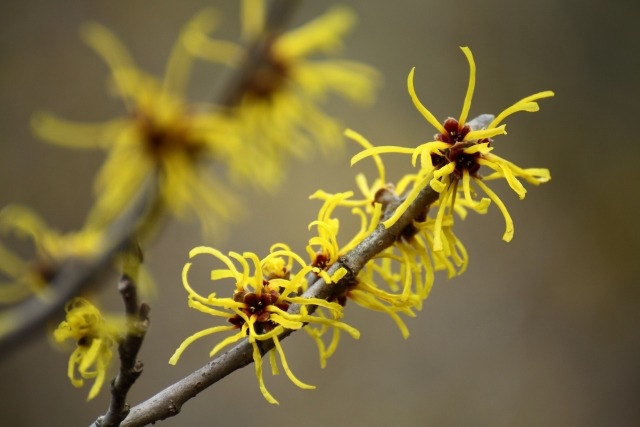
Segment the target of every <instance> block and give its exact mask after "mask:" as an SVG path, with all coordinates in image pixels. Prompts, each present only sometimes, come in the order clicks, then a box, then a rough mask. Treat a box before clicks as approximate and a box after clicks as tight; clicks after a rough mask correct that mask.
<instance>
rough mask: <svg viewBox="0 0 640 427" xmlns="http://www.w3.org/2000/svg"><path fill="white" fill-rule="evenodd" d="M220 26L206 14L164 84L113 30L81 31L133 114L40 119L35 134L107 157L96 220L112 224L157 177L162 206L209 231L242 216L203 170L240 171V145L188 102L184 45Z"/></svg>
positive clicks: (90, 27)
mask: <svg viewBox="0 0 640 427" xmlns="http://www.w3.org/2000/svg"><path fill="white" fill-rule="evenodd" d="M214 21H215V14H213V12H212V11H211V10H205V11H204V12H201V13H199V14H197V15H196V16H195V17H194V18H193V19H192V20H191V21H190V22H189V23H187V25H186V26H185V28H184V29H183V30H182V33H181V35H180V37H179V38H178V41H177V43H176V44H175V46H174V48H173V51H172V52H171V55H170V58H169V61H168V63H167V66H166V71H165V75H164V78H163V79H162V81H158V80H157V79H155V78H154V77H152V76H149V75H147V74H145V73H144V72H143V71H142V70H140V69H139V68H137V66H136V65H135V64H134V62H133V59H132V58H131V57H130V56H129V53H128V52H127V50H126V48H125V47H124V46H123V45H122V43H121V42H120V41H119V40H118V39H117V38H116V36H115V35H114V34H113V33H111V32H110V31H109V30H108V29H107V28H105V27H103V26H101V25H99V24H96V23H88V24H85V25H84V26H83V27H82V31H81V34H82V37H83V39H84V41H85V42H86V43H87V44H88V45H89V46H90V47H92V48H93V49H94V50H95V51H96V52H97V53H98V54H99V55H100V56H101V57H102V58H103V59H104V60H105V61H106V63H107V64H108V66H109V68H110V70H111V77H112V80H113V83H114V88H115V92H116V93H117V95H118V96H119V97H120V98H121V99H122V101H123V102H124V104H125V106H126V108H127V114H126V115H125V116H123V117H118V118H116V119H113V120H110V121H108V122H105V123H100V124H93V123H76V122H70V121H67V120H63V119H60V118H58V117H56V116H54V115H52V114H49V113H38V114H36V115H34V117H33V120H32V122H33V128H34V130H35V132H36V134H37V135H38V136H40V137H41V138H43V139H45V140H48V141H50V142H53V143H56V144H59V145H63V146H67V147H73V148H102V149H104V150H106V151H107V152H108V157H107V160H106V162H105V164H104V165H103V167H102V169H101V170H100V172H99V175H98V177H97V181H96V192H97V194H98V196H99V197H98V201H97V206H96V208H95V209H94V211H93V212H92V216H91V222H94V221H96V222H99V223H104V222H107V221H110V220H111V219H112V218H113V217H114V216H116V215H117V214H118V213H119V212H121V211H122V210H123V209H124V208H125V207H126V206H127V205H128V203H130V201H131V200H132V199H133V198H134V197H135V195H136V194H137V193H138V192H139V190H140V188H141V187H142V185H143V184H144V183H145V181H146V180H147V179H148V178H149V177H150V176H153V175H157V178H158V191H159V198H160V201H161V203H162V206H163V207H166V208H167V209H168V210H169V211H170V212H171V213H173V214H175V215H177V216H179V217H183V216H185V215H186V214H188V213H194V214H195V215H196V216H197V217H198V219H199V220H200V221H201V223H202V224H203V227H204V228H205V229H206V230H210V228H211V227H213V224H214V223H215V220H216V219H228V218H230V217H231V216H232V214H233V213H234V212H235V211H236V201H235V198H234V197H233V195H231V194H230V192H229V191H228V190H227V189H226V188H225V187H224V186H223V185H222V184H221V183H220V180H219V178H217V177H216V176H215V175H214V174H213V173H212V172H211V171H210V170H209V168H208V167H207V165H206V164H205V161H207V160H216V161H220V162H222V163H225V164H226V167H227V168H228V169H230V170H231V169H233V168H234V166H235V165H234V163H233V162H232V161H231V160H232V157H231V156H230V153H231V152H233V151H234V150H237V149H238V147H237V146H235V145H234V144H233V139H228V140H227V138H226V136H227V135H228V132H230V129H229V124H228V122H227V121H226V120H225V119H224V118H223V117H221V116H220V115H219V114H215V113H213V112H212V110H211V108H207V107H206V106H205V105H187V104H186V103H185V101H184V100H183V95H184V92H185V88H186V85H187V80H188V76H189V72H190V69H191V66H192V62H193V58H192V56H191V55H189V53H188V52H187V50H186V48H185V45H184V40H185V39H188V38H189V35H190V34H192V33H194V32H202V31H210V30H211V29H212V26H213V23H214Z"/></svg>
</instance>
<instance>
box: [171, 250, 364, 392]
mask: <svg viewBox="0 0 640 427" xmlns="http://www.w3.org/2000/svg"><path fill="white" fill-rule="evenodd" d="M198 255H210V256H212V257H214V258H215V259H217V260H218V261H220V262H222V264H223V265H224V268H216V269H213V270H212V271H211V280H213V281H216V282H217V281H224V280H230V282H231V283H232V284H233V295H232V296H231V297H219V296H218V295H217V292H212V293H209V294H208V295H207V296H203V295H201V294H199V293H198V292H196V291H195V290H194V289H193V287H192V286H191V284H190V283H189V277H188V276H189V271H190V269H191V267H192V263H187V264H186V265H185V267H184V269H183V271H182V284H183V285H184V287H185V289H186V290H187V293H188V302H189V307H191V308H194V309H196V310H198V311H201V312H203V313H205V314H210V315H212V316H216V317H222V318H225V319H226V320H227V322H228V324H227V325H219V326H214V327H211V328H208V329H205V330H202V331H200V332H197V333H195V334H193V335H191V336H190V337H189V338H187V339H186V340H184V341H183V342H182V344H180V346H179V347H178V349H176V351H175V353H174V354H173V356H172V357H171V359H170V360H169V363H171V364H176V363H177V362H178V359H179V358H180V356H181V355H182V353H183V352H184V350H185V349H186V348H187V347H188V346H189V345H190V344H191V343H193V342H194V341H195V340H198V339H200V338H202V337H205V336H207V335H211V334H215V333H218V332H227V331H237V332H235V333H234V334H233V335H231V336H229V337H227V338H225V339H224V340H222V341H221V342H220V343H218V344H217V345H216V346H215V347H213V349H212V350H211V352H210V354H209V355H210V356H213V355H215V354H216V353H218V352H219V351H220V350H222V349H223V348H225V347H226V346H228V345H230V344H232V343H235V342H237V341H239V340H241V339H243V338H248V340H249V342H250V343H251V345H252V346H253V360H254V363H255V370H256V377H257V378H258V383H259V386H260V391H261V392H262V395H263V396H264V397H265V399H266V400H267V401H268V402H269V403H275V404H277V403H278V401H277V400H276V399H275V398H274V397H273V396H272V395H271V394H270V393H269V391H267V388H266V386H265V384H264V380H263V376H262V354H263V350H262V349H261V343H262V342H265V341H268V342H272V343H273V349H271V350H269V355H270V357H269V360H270V362H271V368H272V372H273V373H274V374H277V373H278V370H277V365H276V355H277V356H279V358H280V362H281V363H282V367H283V369H284V371H285V373H286V375H287V377H288V378H289V379H290V380H291V381H292V382H293V383H294V384H295V385H297V386H298V387H300V388H303V389H311V388H314V387H313V386H310V385H308V384H305V383H303V382H301V381H300V380H299V379H297V378H296V377H295V376H294V375H293V373H292V372H291V369H289V365H288V364H287V360H286V358H285V355H284V351H283V349H282V345H281V344H280V340H279V338H278V336H279V335H280V334H282V333H283V332H284V331H285V329H291V330H297V329H301V328H302V327H303V326H304V325H305V324H312V325H313V324H315V325H322V326H327V327H331V328H337V329H340V330H343V331H345V332H347V333H349V334H350V335H351V336H352V337H354V338H358V337H359V333H358V331H357V330H355V329H354V328H352V327H350V326H349V325H347V324H345V323H343V322H341V321H339V320H338V319H340V318H341V317H342V307H341V306H340V305H339V304H337V303H335V302H328V301H325V300H323V299H318V298H307V297H304V296H302V294H303V293H304V291H305V290H306V289H307V281H306V279H305V277H306V276H307V274H309V273H310V272H312V271H313V267H312V266H308V265H306V264H305V263H304V261H303V260H302V259H301V258H300V257H299V256H298V255H297V254H295V253H294V252H292V251H291V250H290V249H289V248H288V247H287V246H286V245H284V244H276V245H274V246H272V247H271V251H270V253H269V255H267V256H266V257H264V258H262V259H260V258H258V256H257V255H256V254H254V253H251V252H245V253H243V254H238V253H235V252H230V253H229V255H228V256H227V255H224V254H223V253H222V252H220V251H218V250H217V249H214V248H210V247H197V248H194V249H193V250H191V252H190V254H189V256H190V258H193V257H196V256H198ZM294 264H296V265H297V266H298V267H299V270H298V271H297V272H295V273H294V272H293V268H294ZM238 266H239V267H238ZM343 274H344V273H343ZM338 277H339V276H338V275H336V276H335V277H334V280H337V279H338ZM327 279H328V280H331V278H329V277H328V278H327ZM293 304H297V305H298V307H299V309H298V311H297V312H292V311H290V310H289V308H290V307H291V305H293ZM316 307H322V308H324V309H326V310H327V311H328V312H329V313H330V315H329V316H317V315H314V314H313V311H314V310H315V308H316ZM288 310H289V311H288Z"/></svg>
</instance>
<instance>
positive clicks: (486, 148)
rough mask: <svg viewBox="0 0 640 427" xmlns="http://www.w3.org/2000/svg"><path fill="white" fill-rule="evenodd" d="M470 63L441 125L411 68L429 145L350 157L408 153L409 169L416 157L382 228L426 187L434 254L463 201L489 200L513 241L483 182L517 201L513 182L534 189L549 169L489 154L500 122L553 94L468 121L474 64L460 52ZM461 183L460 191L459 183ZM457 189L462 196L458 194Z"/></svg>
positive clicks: (483, 203) (509, 224) (475, 204)
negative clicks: (499, 182) (496, 183)
mask: <svg viewBox="0 0 640 427" xmlns="http://www.w3.org/2000/svg"><path fill="white" fill-rule="evenodd" d="M461 49H462V52H463V53H464V55H465V56H466V58H467V61H468V62H469V69H470V73H469V84H468V87H467V93H466V96H465V100H464V103H463V106H462V112H461V113H460V117H459V118H458V119H453V118H448V119H447V120H445V121H444V123H442V124H441V123H440V122H439V121H438V120H437V119H436V118H435V117H434V116H433V114H432V113H431V112H430V111H429V110H428V109H427V108H426V107H425V106H424V105H423V104H422V103H421V102H420V100H419V99H418V96H417V94H416V92H415V89H414V85H413V75H414V71H415V69H412V70H411V72H410V73H409V77H408V79H407V85H408V89H409V95H410V96H411V99H412V101H413V103H414V105H415V107H416V109H418V111H419V112H420V113H421V114H422V115H423V116H424V118H425V119H426V120H427V121H428V122H429V123H430V124H431V125H432V126H433V127H434V128H436V130H437V131H438V133H437V134H436V135H435V137H434V139H433V140H432V141H429V142H426V143H424V144H421V145H419V146H418V147H416V148H404V147H395V146H381V147H373V148H369V149H366V150H364V151H362V152H360V153H358V154H357V155H355V156H354V157H353V158H352V159H351V163H352V164H354V163H356V162H358V161H359V160H361V159H363V158H365V157H368V156H371V155H373V154H374V153H406V154H411V155H412V161H413V163H414V165H415V164H416V162H417V160H418V159H420V168H421V169H420V172H419V174H418V178H417V179H416V184H415V186H414V188H413V190H412V191H411V192H410V193H409V194H408V195H407V197H406V199H405V200H404V202H403V203H402V205H401V206H400V208H399V209H398V210H397V211H396V214H395V215H393V216H392V217H391V218H388V219H387V220H385V222H384V225H385V226H386V227H389V226H391V225H392V224H393V223H395V221H397V219H398V218H399V217H400V215H401V214H402V212H404V210H405V209H406V207H407V206H408V205H409V204H410V203H411V202H413V200H415V198H416V197H417V195H418V193H419V192H420V191H421V190H422V189H423V188H424V187H425V186H426V185H430V186H431V188H433V189H434V190H435V191H437V192H438V193H440V196H439V201H438V203H439V205H438V212H437V214H436V218H435V224H434V239H433V248H434V250H436V251H441V250H443V247H444V245H443V240H444V239H446V236H445V235H444V233H443V231H442V230H443V224H444V222H445V217H446V215H447V214H446V211H447V210H449V211H450V210H451V209H452V207H453V209H455V205H456V204H457V203H458V199H460V198H462V199H464V201H465V202H464V203H465V207H467V208H472V209H474V210H478V211H484V210H486V207H487V205H488V203H489V201H493V202H494V203H495V204H496V205H497V206H498V208H499V209H500V211H501V212H502V215H503V216H504V219H505V222H506V230H505V233H504V235H503V239H504V240H505V241H510V240H511V239H512V237H513V230H514V229H513V221H512V219H511V216H510V215H509V213H508V211H507V209H506V207H505V205H504V203H503V202H502V200H501V199H500V198H499V197H498V195H497V194H496V193H494V192H493V190H491V189H490V188H489V187H488V186H487V185H486V184H485V183H484V182H483V181H484V180H490V179H496V178H505V179H506V181H507V183H508V184H509V186H510V187H511V188H512V189H513V190H514V191H515V192H516V193H517V194H518V196H519V197H520V198H521V199H522V198H524V196H525V193H526V190H525V188H524V186H523V185H522V183H521V182H520V181H519V180H518V178H522V179H524V180H525V181H527V182H529V183H531V184H534V185H538V184H541V183H544V182H547V181H549V180H550V179H551V175H550V173H549V170H548V169H543V168H528V169H523V168H520V167H518V166H516V165H515V164H513V163H511V162H510V161H508V160H506V159H503V158H502V157H499V156H497V155H495V154H493V153H492V150H493V148H494V147H493V146H492V145H491V144H492V143H493V139H492V138H494V137H496V136H499V135H503V134H506V131H505V125H504V124H501V123H502V121H503V120H504V119H505V118H507V117H508V116H510V115H511V114H514V113H516V112H519V111H529V112H534V111H538V110H539V106H538V103H537V102H536V101H537V100H539V99H543V98H548V97H551V96H553V95H554V94H553V92H551V91H544V92H539V93H536V94H533V95H531V96H528V97H526V98H523V99H521V100H520V101H518V102H516V103H515V104H513V105H512V106H510V107H509V108H507V109H505V110H504V111H502V112H501V113H500V114H498V116H497V117H493V116H490V115H482V116H479V117H478V118H476V119H474V120H471V121H467V118H468V115H469V110H470V108H471V100H472V98H473V92H474V88H475V74H476V66H475V62H474V60H473V55H472V54H471V50H470V49H469V48H467V47H463V48H461ZM481 166H486V167H488V168H490V169H492V170H493V173H492V174H491V175H489V176H487V177H485V178H484V180H483V178H482V177H481V176H480V174H479V170H480V167H481ZM460 182H461V184H462V185H461V187H462V188H461V189H460V188H459V187H460V186H459V183H460ZM472 182H473V183H474V184H475V185H476V186H477V187H478V188H480V190H482V191H483V192H484V193H485V194H486V195H487V196H488V199H487V198H484V199H481V200H476V199H474V195H475V193H476V192H475V190H474V188H473V187H472V185H471V183H472ZM459 190H461V193H462V194H461V196H460V197H457V196H458V191H459Z"/></svg>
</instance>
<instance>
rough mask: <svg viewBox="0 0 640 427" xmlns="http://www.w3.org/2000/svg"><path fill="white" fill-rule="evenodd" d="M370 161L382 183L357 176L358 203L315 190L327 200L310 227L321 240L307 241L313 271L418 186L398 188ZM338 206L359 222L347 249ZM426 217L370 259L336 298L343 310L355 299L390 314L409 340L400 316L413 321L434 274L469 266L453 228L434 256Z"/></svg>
mask: <svg viewBox="0 0 640 427" xmlns="http://www.w3.org/2000/svg"><path fill="white" fill-rule="evenodd" d="M346 135H347V136H348V137H349V138H351V139H352V140H354V141H356V142H357V143H358V144H360V145H361V146H362V147H363V148H365V149H370V148H372V147H373V146H372V145H371V143H370V142H369V141H368V140H366V139H365V138H364V137H363V136H362V135H360V134H358V133H357V132H354V131H353V130H347V131H346ZM372 158H373V160H374V162H375V165H376V168H377V171H378V178H376V179H375V180H374V181H373V182H372V183H371V184H369V182H368V181H367V179H366V177H365V175H364V174H358V175H357V177H356V184H357V186H358V187H359V190H360V192H361V193H362V198H361V199H356V198H354V194H353V192H345V193H335V194H329V193H327V192H324V191H317V192H316V193H314V194H313V195H312V196H311V198H315V199H320V200H323V201H324V202H323V205H322V207H321V209H320V211H319V215H318V219H317V220H315V221H313V222H311V224H310V225H309V227H310V228H311V227H315V228H316V229H317V235H316V236H314V237H312V238H311V239H310V240H309V245H308V246H307V252H308V254H309V256H310V257H311V260H312V265H313V266H315V267H317V268H319V269H322V270H327V269H329V268H330V267H331V266H332V265H333V264H334V263H336V262H338V261H339V259H340V257H341V256H342V255H344V254H346V253H347V252H349V251H350V250H352V249H353V248H354V247H356V246H357V245H358V244H360V243H361V242H362V241H363V239H364V238H366V237H367V236H369V235H370V234H371V233H372V232H373V231H374V230H375V229H376V227H378V225H379V224H380V223H381V221H382V220H383V219H384V218H385V216H386V215H390V214H393V212H394V210H395V209H396V208H397V207H398V206H399V205H400V204H401V198H400V196H399V194H402V193H403V192H405V191H406V190H407V188H408V186H410V185H411V184H413V183H414V182H415V175H406V176H405V177H403V179H401V180H400V181H398V183H397V184H396V185H394V184H391V183H387V182H386V171H385V167H384V164H383V162H382V159H381V158H380V156H379V155H378V154H377V153H373V154H372ZM338 207H346V208H350V209H351V213H352V214H353V215H355V216H357V217H358V218H359V221H360V229H359V231H358V232H357V233H356V234H355V236H354V238H353V239H351V240H350V241H349V242H348V243H347V244H345V245H340V244H339V243H338V231H339V224H340V220H339V218H338V217H337V216H336V214H335V210H336V208H338ZM426 212H427V210H426V209H425V211H424V215H423V216H422V217H420V218H417V219H416V220H415V221H414V222H413V223H412V224H410V225H409V226H408V227H406V228H405V229H404V230H402V233H401V234H400V236H399V237H398V240H397V241H396V243H395V244H394V245H392V246H390V247H388V248H386V249H384V250H382V251H381V252H379V253H378V254H376V255H375V256H374V257H373V258H372V259H371V260H369V262H367V263H366V264H365V266H364V267H363V269H362V270H361V271H360V272H359V273H358V274H357V277H355V278H353V279H352V280H351V282H350V283H348V284H347V285H346V287H345V289H344V291H343V293H342V294H340V295H336V296H335V299H336V300H337V301H338V302H339V303H340V304H342V305H345V304H346V302H347V300H352V301H354V302H355V303H356V304H358V305H360V306H362V307H365V308H367V309H371V310H374V311H379V312H384V313H386V314H388V315H389V316H390V317H391V318H392V319H393V320H394V321H395V323H396V324H397V325H398V327H399V329H400V331H401V333H402V335H403V337H405V338H407V337H408V336H409V331H408V328H407V327H406V325H405V323H404V321H403V320H402V319H401V317H400V316H399V313H401V314H405V315H407V316H410V317H413V316H415V311H414V310H420V309H421V308H422V302H423V301H424V300H425V299H426V298H427V297H428V295H429V292H430V290H431V287H432V286H433V281H434V278H435V272H436V271H440V270H446V271H448V273H449V276H450V277H451V276H453V275H456V274H460V273H462V272H463V271H464V269H465V268H466V263H467V254H466V250H465V249H464V246H463V245H462V243H461V242H460V241H459V240H458V239H457V238H456V237H455V235H454V234H453V232H452V231H451V224H445V227H444V228H443V229H444V232H445V233H447V234H448V235H449V237H450V239H449V242H450V243H451V245H450V246H448V247H447V250H446V251H444V252H440V253H432V251H431V250H430V247H431V243H432V242H433V225H434V221H433V220H432V219H429V218H427V216H426ZM336 332H337V331H336ZM335 340H337V338H334V341H335ZM331 348H332V349H333V348H335V342H332V346H331Z"/></svg>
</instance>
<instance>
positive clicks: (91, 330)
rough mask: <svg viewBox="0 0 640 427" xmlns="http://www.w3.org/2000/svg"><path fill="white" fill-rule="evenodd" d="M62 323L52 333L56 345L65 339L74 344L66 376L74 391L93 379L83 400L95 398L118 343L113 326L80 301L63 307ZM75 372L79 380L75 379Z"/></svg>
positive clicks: (77, 300) (114, 324)
mask: <svg viewBox="0 0 640 427" xmlns="http://www.w3.org/2000/svg"><path fill="white" fill-rule="evenodd" d="M65 311H66V312H67V315H66V319H65V320H64V321H62V322H61V323H60V325H58V328H57V329H56V330H55V331H53V337H54V339H55V341H56V342H57V343H62V342H64V341H66V340H68V339H72V340H74V341H75V342H76V345H77V347H76V349H75V350H74V351H73V353H72V354H71V356H70V357H69V366H68V369H67V375H68V376H69V379H70V380H71V384H73V386H74V387H82V385H83V384H84V380H86V379H95V381H94V383H93V386H91V390H90V391H89V395H88V396H87V400H91V399H93V398H94V397H96V396H97V395H98V392H99V391H100V388H101V387H102V385H103V384H104V380H105V377H106V374H107V368H108V367H109V362H111V358H112V356H113V353H112V351H111V348H112V347H113V345H114V344H115V343H117V342H118V341H119V340H120V330H119V326H118V325H117V322H114V321H108V320H106V319H105V318H104V317H103V316H102V314H100V311H99V310H98V309H97V308H96V307H95V306H94V305H93V304H91V303H90V302H89V301H87V300H86V299H84V298H74V299H73V300H71V301H69V302H68V303H67V305H66V307H65ZM76 370H77V371H78V374H80V378H78V377H76Z"/></svg>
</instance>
